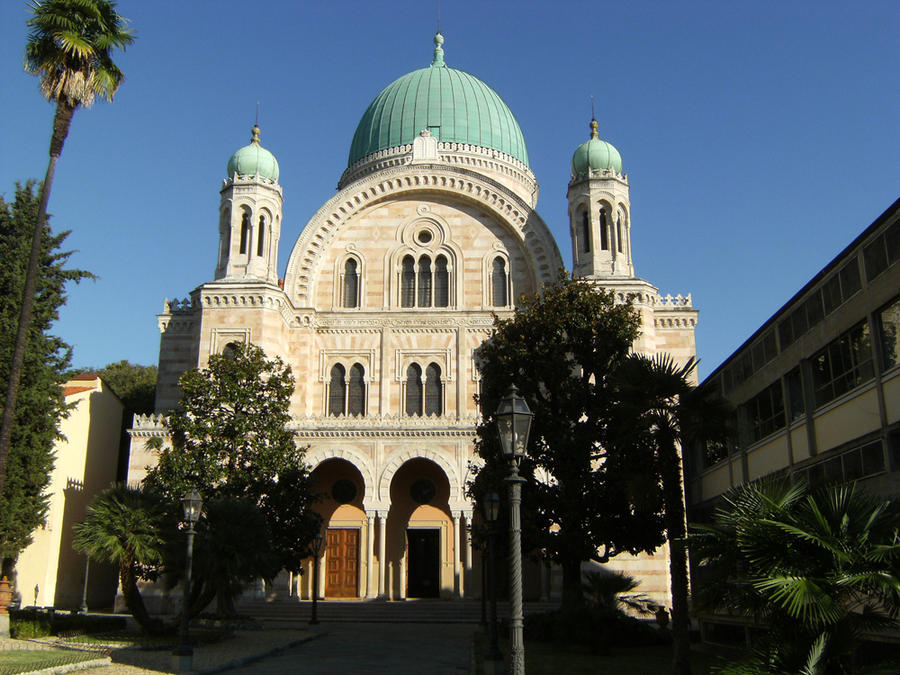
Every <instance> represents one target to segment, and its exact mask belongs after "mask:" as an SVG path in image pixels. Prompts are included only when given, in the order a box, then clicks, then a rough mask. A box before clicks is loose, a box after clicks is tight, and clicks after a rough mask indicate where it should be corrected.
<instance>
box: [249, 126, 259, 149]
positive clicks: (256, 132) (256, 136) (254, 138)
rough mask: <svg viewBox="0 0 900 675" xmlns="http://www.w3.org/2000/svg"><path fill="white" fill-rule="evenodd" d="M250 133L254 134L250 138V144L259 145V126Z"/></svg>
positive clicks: (254, 127)
mask: <svg viewBox="0 0 900 675" xmlns="http://www.w3.org/2000/svg"><path fill="white" fill-rule="evenodd" d="M250 132H251V133H252V136H250V142H251V143H256V144H257V145H259V125H258V124H254V125H253V128H252V129H251V130H250Z"/></svg>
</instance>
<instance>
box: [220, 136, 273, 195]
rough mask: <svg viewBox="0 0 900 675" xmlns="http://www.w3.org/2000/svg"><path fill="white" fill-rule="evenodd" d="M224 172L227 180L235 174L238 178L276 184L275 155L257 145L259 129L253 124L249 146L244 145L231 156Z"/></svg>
mask: <svg viewBox="0 0 900 675" xmlns="http://www.w3.org/2000/svg"><path fill="white" fill-rule="evenodd" d="M226 172H227V175H228V177H229V178H231V177H232V176H234V174H237V175H239V176H259V177H260V178H265V179H267V180H270V181H272V182H273V183H277V182H278V174H279V170H278V160H276V159H275V155H273V154H272V153H271V152H269V151H268V150H266V149H265V148H264V147H263V146H261V145H260V144H259V127H258V126H256V125H255V124H254V125H253V136H252V137H251V138H250V145H245V146H244V147H243V148H241V149H240V150H238V151H237V152H235V153H234V154H233V155H232V156H231V159H229V160H228V168H227V169H226Z"/></svg>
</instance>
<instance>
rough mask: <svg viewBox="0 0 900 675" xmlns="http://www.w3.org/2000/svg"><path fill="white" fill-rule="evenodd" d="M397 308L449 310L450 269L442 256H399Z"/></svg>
mask: <svg viewBox="0 0 900 675" xmlns="http://www.w3.org/2000/svg"><path fill="white" fill-rule="evenodd" d="M400 306H401V307H449V306H450V265H449V263H448V261H447V258H446V256H444V255H440V254H439V255H437V256H436V257H435V258H434V259H433V260H432V258H431V256H429V255H427V254H422V255H420V256H419V259H418V260H416V259H415V258H414V257H413V256H412V255H405V256H403V260H402V261H401V263H400Z"/></svg>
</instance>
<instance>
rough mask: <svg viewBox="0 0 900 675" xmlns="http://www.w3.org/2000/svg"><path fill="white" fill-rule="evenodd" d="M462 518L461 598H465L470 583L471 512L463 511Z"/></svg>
mask: <svg viewBox="0 0 900 675" xmlns="http://www.w3.org/2000/svg"><path fill="white" fill-rule="evenodd" d="M463 516H465V519H466V525H465V527H464V528H463V533H462V534H463V541H464V542H465V543H464V544H463V545H464V546H465V548H464V549H463V555H464V558H463V563H464V564H463V567H464V570H465V571H464V572H463V597H466V591H467V590H468V588H469V583H471V581H472V531H471V528H472V512H471V511H463Z"/></svg>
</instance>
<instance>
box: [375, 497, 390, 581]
mask: <svg viewBox="0 0 900 675" xmlns="http://www.w3.org/2000/svg"><path fill="white" fill-rule="evenodd" d="M375 517H376V519H377V520H378V597H379V598H383V597H386V595H387V594H386V593H385V590H386V589H387V584H388V565H387V542H386V541H385V540H386V539H387V537H386V536H385V535H386V534H387V532H386V531H385V530H386V528H385V521H386V518H385V517H384V516H383V515H382V514H380V513H376V514H375Z"/></svg>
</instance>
